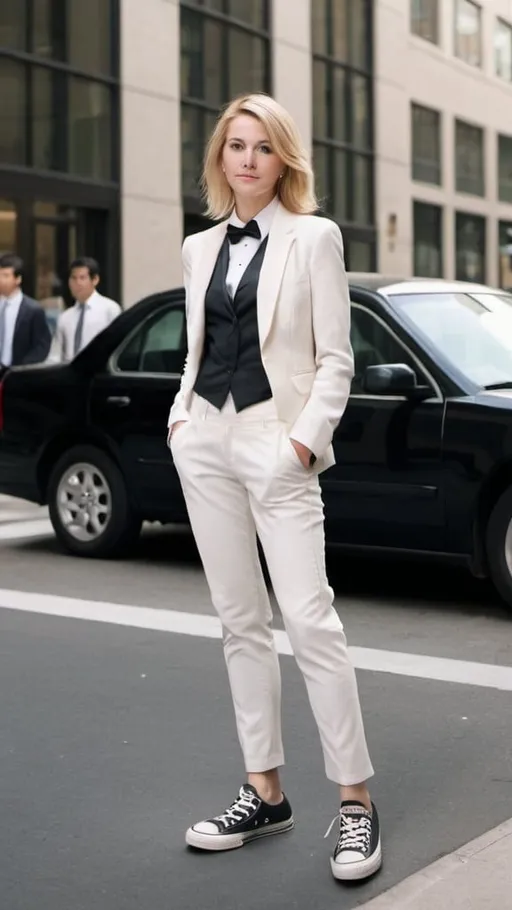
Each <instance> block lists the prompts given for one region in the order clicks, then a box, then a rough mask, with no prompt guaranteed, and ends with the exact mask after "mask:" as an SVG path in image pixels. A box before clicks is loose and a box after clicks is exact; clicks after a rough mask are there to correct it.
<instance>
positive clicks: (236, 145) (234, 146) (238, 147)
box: [230, 142, 242, 152]
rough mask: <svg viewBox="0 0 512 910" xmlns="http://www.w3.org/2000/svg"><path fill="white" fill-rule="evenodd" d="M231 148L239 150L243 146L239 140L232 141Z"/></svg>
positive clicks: (235, 150)
mask: <svg viewBox="0 0 512 910" xmlns="http://www.w3.org/2000/svg"><path fill="white" fill-rule="evenodd" d="M230 148H232V149H233V151H234V152H238V151H239V149H241V148H242V146H241V145H240V143H239V142H232V143H231V145H230Z"/></svg>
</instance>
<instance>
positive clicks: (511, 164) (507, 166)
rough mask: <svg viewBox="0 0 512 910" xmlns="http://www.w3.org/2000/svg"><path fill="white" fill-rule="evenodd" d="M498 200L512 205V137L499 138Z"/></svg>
mask: <svg viewBox="0 0 512 910" xmlns="http://www.w3.org/2000/svg"><path fill="white" fill-rule="evenodd" d="M498 198H499V200H500V202H510V203H512V137H511V136H498Z"/></svg>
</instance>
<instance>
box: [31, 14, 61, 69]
mask: <svg viewBox="0 0 512 910" xmlns="http://www.w3.org/2000/svg"><path fill="white" fill-rule="evenodd" d="M31 49H32V52H33V53H34V54H37V55H38V57H53V58H54V59H56V60H64V59H65V56H66V54H65V49H66V33H65V18H64V17H63V16H62V15H61V9H59V4H58V3H54V2H53V0H37V2H36V3H33V4H32V34H31Z"/></svg>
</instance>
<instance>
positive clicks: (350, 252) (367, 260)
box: [346, 240, 374, 272]
mask: <svg viewBox="0 0 512 910" xmlns="http://www.w3.org/2000/svg"><path fill="white" fill-rule="evenodd" d="M346 259H347V267H348V268H349V269H350V271H351V272H373V262H374V244H373V243H370V242H369V241H363V240H350V241H349V243H348V249H347V251H346Z"/></svg>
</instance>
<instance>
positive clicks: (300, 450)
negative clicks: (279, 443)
mask: <svg viewBox="0 0 512 910" xmlns="http://www.w3.org/2000/svg"><path fill="white" fill-rule="evenodd" d="M290 442H291V444H292V446H293V448H294V449H295V451H296V452H297V457H298V459H299V461H300V462H301V464H302V465H303V466H304V467H305V468H309V467H310V466H311V455H312V454H313V453H312V451H311V449H308V447H307V446H305V445H303V444H302V443H301V442H297V440H296V439H290Z"/></svg>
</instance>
